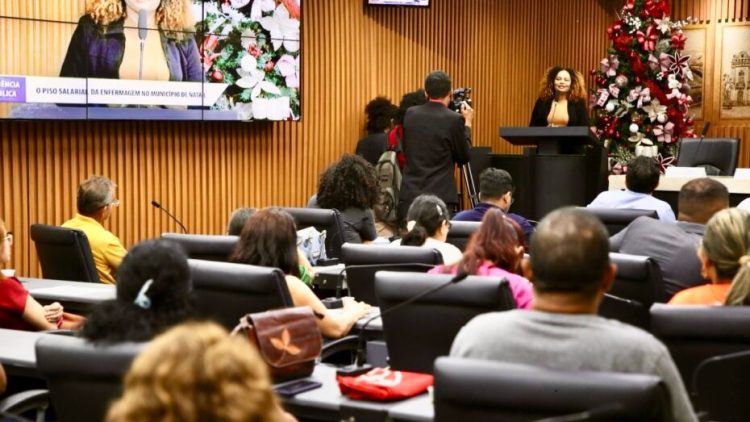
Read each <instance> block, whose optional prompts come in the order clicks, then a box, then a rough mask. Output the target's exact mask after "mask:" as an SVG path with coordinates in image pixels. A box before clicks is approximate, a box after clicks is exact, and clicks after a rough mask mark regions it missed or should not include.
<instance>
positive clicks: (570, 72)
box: [529, 66, 589, 127]
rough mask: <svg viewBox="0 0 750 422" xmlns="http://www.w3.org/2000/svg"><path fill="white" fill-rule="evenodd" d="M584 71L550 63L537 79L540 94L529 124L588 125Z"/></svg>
mask: <svg viewBox="0 0 750 422" xmlns="http://www.w3.org/2000/svg"><path fill="white" fill-rule="evenodd" d="M588 125H589V114H588V110H587V108H586V86H585V83H584V80H583V75H582V74H581V73H580V72H578V71H576V70H574V69H569V68H568V69H566V68H563V67H560V66H555V67H550V68H549V69H547V71H546V72H545V74H544V76H543V77H542V80H541V82H540V89H539V98H537V100H536V104H534V110H533V111H532V112H531V121H530V122H529V126H550V127H556V126H588Z"/></svg>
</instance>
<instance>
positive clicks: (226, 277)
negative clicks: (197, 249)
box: [188, 259, 294, 329]
mask: <svg viewBox="0 0 750 422" xmlns="http://www.w3.org/2000/svg"><path fill="white" fill-rule="evenodd" d="M188 265H190V272H191V274H192V277H193V293H192V297H193V301H194V304H195V308H196V309H195V311H196V316H197V317H199V318H209V319H213V320H215V321H217V322H218V323H220V324H222V325H223V326H224V327H226V328H228V329H232V328H234V327H235V326H236V325H237V323H238V322H239V319H240V317H242V316H243V315H245V314H248V313H252V312H263V311H267V310H270V309H275V308H285V307H288V306H294V305H293V303H292V298H291V296H290V295H289V288H288V287H287V285H286V280H285V279H284V274H283V273H282V272H281V270H279V269H278V268H268V267H258V266H255V265H245V264H233V263H229V262H215V261H202V260H198V259H190V260H188Z"/></svg>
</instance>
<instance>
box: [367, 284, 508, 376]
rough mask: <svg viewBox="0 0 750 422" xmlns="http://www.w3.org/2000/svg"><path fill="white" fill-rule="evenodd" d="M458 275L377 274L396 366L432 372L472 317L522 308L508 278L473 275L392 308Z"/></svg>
mask: <svg viewBox="0 0 750 422" xmlns="http://www.w3.org/2000/svg"><path fill="white" fill-rule="evenodd" d="M453 277H454V276H453V275H451V274H410V273H402V272H390V271H378V272H377V273H376V274H375V292H376V293H377V295H378V301H379V303H380V311H381V312H382V319H383V334H384V336H385V343H386V346H387V348H388V359H389V360H388V362H389V364H390V366H391V367H392V368H394V369H402V370H406V371H417V372H432V370H433V363H434V362H435V358H437V357H438V356H444V355H448V353H449V352H450V348H451V344H453V339H454V338H455V337H456V334H458V331H459V330H460V329H461V327H463V326H464V325H466V323H467V322H469V321H470V320H471V319H472V318H474V317H475V316H477V315H479V314H483V313H486V312H494V311H505V310H508V309H513V308H515V307H516V303H515V300H514V299H513V294H512V293H511V290H510V286H509V284H508V281H507V280H505V279H500V278H496V277H476V276H471V277H467V278H466V279H465V280H464V281H462V282H460V283H456V284H452V285H449V286H447V287H446V288H444V289H442V290H440V291H438V292H434V293H432V294H429V295H427V296H425V297H422V298H420V299H418V300H416V301H415V302H413V303H410V304H405V305H404V306H402V307H400V308H398V309H394V310H393V311H392V312H389V310H390V309H391V308H394V307H396V306H398V305H399V304H404V302H406V301H407V300H409V299H412V298H414V297H416V296H417V295H419V294H420V293H424V292H426V291H429V290H430V289H434V288H435V287H438V286H440V285H443V284H446V283H449V281H450V280H451V278H453Z"/></svg>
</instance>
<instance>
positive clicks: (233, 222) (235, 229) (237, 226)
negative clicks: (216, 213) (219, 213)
mask: <svg viewBox="0 0 750 422" xmlns="http://www.w3.org/2000/svg"><path fill="white" fill-rule="evenodd" d="M253 213H255V208H248V207H240V208H237V209H236V210H234V211H232V215H230V216H229V224H228V225H227V234H228V235H230V236H239V235H240V233H242V228H243V227H245V223H246V222H247V219H248V218H250V217H251V216H252V215H253Z"/></svg>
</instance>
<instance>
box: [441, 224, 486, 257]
mask: <svg viewBox="0 0 750 422" xmlns="http://www.w3.org/2000/svg"><path fill="white" fill-rule="evenodd" d="M480 224H482V223H481V222H479V221H451V228H450V230H448V238H447V239H445V241H446V242H447V243H450V244H451V245H453V246H455V247H457V248H458V249H461V250H462V251H463V250H464V249H466V244H467V243H469V238H471V235H472V234H474V232H475V231H477V229H479V225H480Z"/></svg>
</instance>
